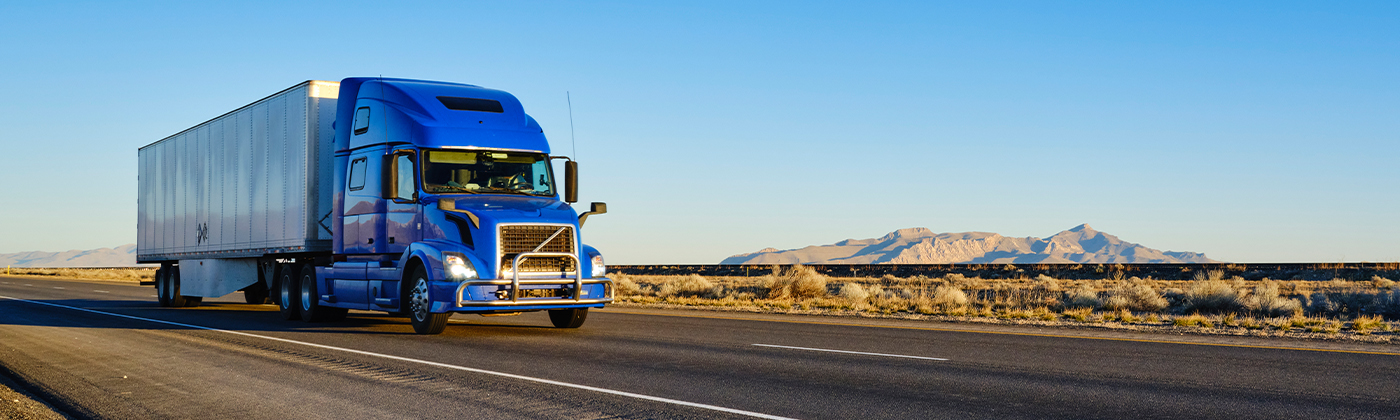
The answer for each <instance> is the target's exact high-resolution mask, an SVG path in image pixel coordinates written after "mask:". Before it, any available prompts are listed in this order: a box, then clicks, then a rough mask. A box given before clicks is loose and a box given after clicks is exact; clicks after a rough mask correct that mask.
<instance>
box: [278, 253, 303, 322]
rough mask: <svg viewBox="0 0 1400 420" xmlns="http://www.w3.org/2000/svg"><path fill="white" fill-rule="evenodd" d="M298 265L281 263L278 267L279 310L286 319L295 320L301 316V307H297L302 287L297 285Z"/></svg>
mask: <svg viewBox="0 0 1400 420" xmlns="http://www.w3.org/2000/svg"><path fill="white" fill-rule="evenodd" d="M296 271H297V270H296V266H294V265H281V266H278V267H277V312H278V314H279V315H281V316H282V319H284V320H288V321H291V320H294V319H298V318H301V309H299V308H297V304H296V302H297V300H298V299H297V297H298V296H297V295H298V294H299V293H300V291H301V288H300V287H297V275H296V274H295V273H296Z"/></svg>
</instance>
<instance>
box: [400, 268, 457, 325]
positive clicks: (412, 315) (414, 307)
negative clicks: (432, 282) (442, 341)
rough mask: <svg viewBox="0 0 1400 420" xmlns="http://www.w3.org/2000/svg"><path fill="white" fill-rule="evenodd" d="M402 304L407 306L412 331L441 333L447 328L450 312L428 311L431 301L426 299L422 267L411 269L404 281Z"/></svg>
mask: <svg viewBox="0 0 1400 420" xmlns="http://www.w3.org/2000/svg"><path fill="white" fill-rule="evenodd" d="M405 286H406V287H405V288H406V289H408V290H405V292H407V293H404V294H402V295H401V296H404V306H406V307H407V308H408V311H407V312H408V323H410V324H413V332H416V333H419V334H442V331H443V330H445V329H447V318H449V317H451V316H452V314H451V313H441V314H435V313H432V312H429V310H430V309H431V307H430V306H431V303H432V301H431V300H430V299H428V275H427V273H425V272H423V267H418V268H416V269H414V270H413V276H411V277H409V280H408V282H406V283H405Z"/></svg>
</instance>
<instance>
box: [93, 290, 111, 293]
mask: <svg viewBox="0 0 1400 420" xmlns="http://www.w3.org/2000/svg"><path fill="white" fill-rule="evenodd" d="M93 291H94V292H97V293H112V292H108V291H106V290H93Z"/></svg>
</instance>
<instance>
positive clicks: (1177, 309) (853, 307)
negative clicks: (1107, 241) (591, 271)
mask: <svg viewBox="0 0 1400 420" xmlns="http://www.w3.org/2000/svg"><path fill="white" fill-rule="evenodd" d="M1183 274H1184V275H1189V276H1192V277H1191V278H1189V279H1180V280H1167V279H1153V278H1145V279H1143V278H1137V277H1125V275H1123V273H1122V272H1105V273H1104V276H1105V277H1107V278H1102V279H1059V278H1053V277H1050V276H1046V275H1038V276H1036V277H1035V278H1027V277H1017V278H1006V279H983V278H977V277H967V276H963V275H958V274H950V275H947V276H944V277H940V278H929V277H923V276H915V277H911V278H900V277H895V276H889V275H886V276H883V277H857V278H833V277H828V276H825V275H822V274H820V273H817V272H816V271H814V270H812V269H810V268H806V267H800V266H799V267H795V268H792V269H786V270H779V271H778V272H777V274H775V275H765V276H755V277H704V276H698V275H692V276H629V275H621V274H618V275H614V276H613V279H614V280H615V281H616V284H617V290H618V293H619V295H618V301H619V303H623V304H627V303H633V304H643V305H651V304H656V305H682V306H692V307H694V306H703V307H713V308H728V309H726V310H748V311H775V312H789V313H824V314H845V315H859V316H877V317H902V318H911V317H912V318H919V319H943V320H966V321H971V322H1002V323H1037V324H1039V325H1067V326H1068V325H1073V326H1083V327H1092V328H1103V327H1108V328H1128V329H1143V328H1147V329H1152V328H1170V329H1172V331H1182V329H1191V328H1195V329H1196V330H1198V331H1202V332H1208V333H1211V334H1239V335H1298V334H1311V335H1309V337H1322V336H1326V337H1342V338H1347V337H1357V336H1359V335H1361V334H1369V335H1368V336H1367V340H1377V339H1381V340H1386V341H1388V340H1390V339H1389V338H1388V337H1391V336H1396V339H1397V340H1400V335H1397V333H1395V332H1392V331H1391V328H1390V324H1389V323H1387V322H1386V321H1385V320H1386V319H1387V318H1390V319H1400V289H1397V288H1393V285H1392V284H1391V283H1387V282H1386V281H1383V280H1389V279H1388V278H1384V277H1380V276H1377V277H1380V278H1370V279H1366V280H1364V281H1355V280H1346V279H1334V280H1331V281H1274V280H1268V279H1265V280H1256V281H1246V280H1244V279H1242V278H1239V277H1234V278H1228V279H1227V278H1226V272H1225V271H1223V270H1222V271H1218V272H1206V273H1199V272H1184V273H1183ZM1368 277H1369V275H1368ZM1392 277H1394V276H1392ZM1358 313H1360V314H1371V316H1373V317H1374V320H1372V318H1366V319H1365V320H1362V321H1361V322H1360V324H1359V325H1360V327H1359V328H1358V327H1355V326H1356V325H1358V324H1357V323H1356V322H1355V321H1354V320H1353V319H1354V318H1357V316H1356V315H1357V314H1358ZM1376 322H1379V324H1375V323H1376ZM1371 324H1375V326H1369V325H1371ZM1349 339H1354V338H1349Z"/></svg>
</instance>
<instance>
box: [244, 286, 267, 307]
mask: <svg viewBox="0 0 1400 420" xmlns="http://www.w3.org/2000/svg"><path fill="white" fill-rule="evenodd" d="M243 301H244V302H247V303H250V304H253V305H262V304H264V303H267V285H265V284H263V283H262V282H258V283H256V284H254V285H252V286H248V287H244V288H243Z"/></svg>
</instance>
